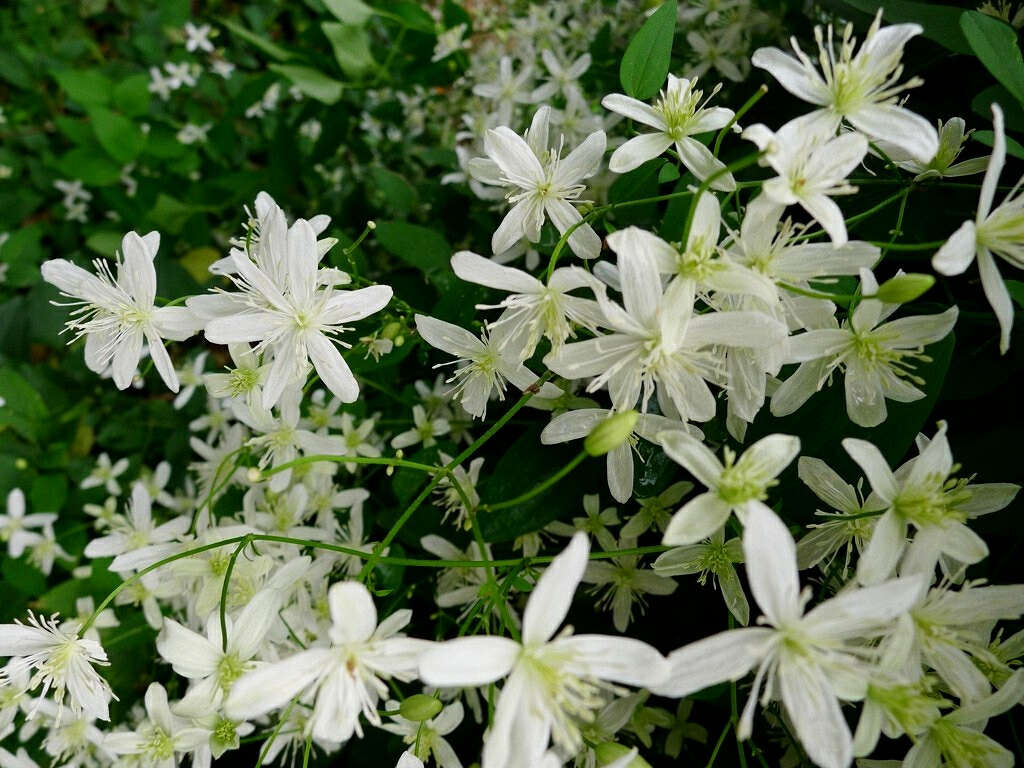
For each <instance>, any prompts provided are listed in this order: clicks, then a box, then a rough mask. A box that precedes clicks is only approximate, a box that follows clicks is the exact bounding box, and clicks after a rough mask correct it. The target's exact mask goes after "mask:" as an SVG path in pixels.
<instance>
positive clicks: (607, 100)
mask: <svg viewBox="0 0 1024 768" xmlns="http://www.w3.org/2000/svg"><path fill="white" fill-rule="evenodd" d="M601 106H602V107H604V108H605V109H607V110H610V111H612V112H615V113H617V114H620V115H623V116H625V117H628V118H629V119H630V120H636V121H637V122H638V123H642V124H644V125H649V126H650V127H651V128H657V129H658V130H659V131H663V130H665V128H666V127H667V126H666V125H665V120H664V118H662V116H661V114H660V113H659V112H657V111H656V110H655V109H654V108H653V107H651V106H649V105H647V104H644V103H643V102H642V101H637V100H636V99H634V98H631V97H629V96H626V95H624V94H621V93H610V94H608V95H607V96H605V97H604V98H603V99H601ZM613 170H614V169H613Z"/></svg>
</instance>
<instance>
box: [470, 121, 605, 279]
mask: <svg viewBox="0 0 1024 768" xmlns="http://www.w3.org/2000/svg"><path fill="white" fill-rule="evenodd" d="M550 114H551V108H550V107H541V108H540V109H538V110H537V112H536V114H535V115H534V117H533V122H532V124H531V125H530V130H529V131H527V133H526V136H525V139H524V138H523V137H520V136H519V135H517V134H516V133H515V132H514V131H512V130H511V129H510V128H507V127H505V126H499V127H497V128H492V129H490V130H489V131H487V133H486V134H485V136H484V151H485V152H486V153H487V157H488V158H489V159H490V163H487V162H483V163H480V162H476V163H474V162H472V161H471V163H470V170H471V171H472V172H473V173H474V175H475V176H476V178H477V179H478V180H480V181H483V182H484V183H486V184H491V185H494V186H504V187H507V188H508V195H507V197H508V200H509V202H510V203H512V208H511V210H509V212H508V213H507V214H505V218H504V219H503V220H502V222H501V224H500V225H499V226H498V229H497V230H495V232H494V235H493V237H492V238H491V248H492V249H493V251H494V253H496V254H498V253H502V252H503V251H505V250H507V249H509V248H511V247H512V246H513V245H515V244H516V243H517V242H518V241H519V239H520V238H523V237H525V238H526V239H527V240H529V241H530V242H537V241H538V240H540V230H541V227H542V226H543V225H544V222H545V221H546V220H547V219H551V223H552V224H554V225H555V228H556V229H557V230H558V231H559V232H560V233H561V234H563V235H564V234H565V233H566V231H568V229H569V228H570V227H572V226H574V225H575V224H577V223H578V222H580V221H581V220H582V218H583V217H582V216H581V215H580V212H579V211H577V210H576V208H575V207H574V206H573V204H574V203H581V202H583V201H581V200H580V199H579V198H580V195H582V194H583V192H584V191H585V190H586V185H585V184H582V183H581V182H582V181H583V180H584V179H586V178H588V177H589V176H593V175H594V174H595V173H597V171H598V169H599V168H600V166H601V158H602V156H603V155H604V149H605V144H606V141H607V139H606V137H605V134H604V131H595V132H594V133H592V134H590V135H589V136H587V138H586V139H584V140H583V142H582V143H581V144H580V145H579V146H578V147H576V148H575V149H574V150H573V151H572V152H570V153H569V155H567V156H566V157H565V158H562V157H561V151H562V150H561V146H559V148H558V149H549V148H548V121H549V118H550ZM569 247H570V248H571V249H572V251H573V253H575V254H576V255H577V256H579V257H580V258H583V259H593V258H596V257H597V256H598V254H599V253H600V251H601V238H599V237H598V236H597V233H596V232H594V230H593V229H592V228H591V227H590V225H589V224H582V225H580V226H579V227H577V228H576V229H575V231H574V232H573V233H572V234H571V235H569Z"/></svg>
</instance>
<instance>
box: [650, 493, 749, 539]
mask: <svg viewBox="0 0 1024 768" xmlns="http://www.w3.org/2000/svg"><path fill="white" fill-rule="evenodd" d="M731 511H732V507H730V506H729V505H728V504H727V503H726V502H724V501H722V499H720V498H719V497H718V494H717V493H715V492H709V493H702V494H701V495H700V496H697V497H696V498H694V499H691V500H690V501H688V502H686V504H684V505H683V506H682V507H680V508H679V511H677V512H676V513H675V514H674V515H673V516H672V519H671V520H670V521H669V524H668V526H666V528H665V536H664V538H663V539H662V543H663V544H666V545H668V546H677V545H680V544H694V543H696V542H698V541H701V540H702V539H706V538H708V537H709V536H711V535H712V534H713V533H715V532H716V531H718V530H719V529H721V527H722V526H723V525H725V523H726V521H727V520H728V519H729V513H730V512H731Z"/></svg>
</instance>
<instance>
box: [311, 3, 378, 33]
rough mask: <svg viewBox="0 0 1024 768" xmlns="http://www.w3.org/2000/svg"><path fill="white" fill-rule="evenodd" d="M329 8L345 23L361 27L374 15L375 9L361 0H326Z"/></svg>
mask: <svg viewBox="0 0 1024 768" xmlns="http://www.w3.org/2000/svg"><path fill="white" fill-rule="evenodd" d="M324 5H326V6H327V10H329V11H330V12H331V13H333V14H334V15H335V16H337V17H338V18H339V19H340V20H341V21H342V22H344V23H345V24H355V25H356V26H358V27H361V26H362V25H363V24H365V23H366V22H367V20H368V19H369V18H370V17H371V16H373V14H374V13H375V11H374V10H373V8H371V7H370V6H368V5H367V4H366V3H363V2H360V0H324Z"/></svg>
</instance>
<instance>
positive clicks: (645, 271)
mask: <svg viewBox="0 0 1024 768" xmlns="http://www.w3.org/2000/svg"><path fill="white" fill-rule="evenodd" d="M608 239H609V244H610V245H611V246H612V247H613V248H614V249H615V250H616V252H617V253H618V254H619V264H618V266H619V275H620V279H621V283H622V299H623V305H624V306H619V305H618V304H615V303H614V302H612V301H610V300H609V299H607V298H606V297H605V296H604V295H602V294H600V293H599V294H598V295H597V299H598V303H599V304H600V305H601V309H602V310H603V311H604V314H605V318H606V322H605V325H606V327H608V328H610V329H611V330H612V331H613V332H612V333H611V334H609V335H607V336H599V337H597V338H596V339H588V340H587V341H580V342H576V343H573V344H566V345H565V346H563V347H562V348H561V349H559V350H557V351H553V352H551V353H550V354H548V355H547V357H545V359H544V362H545V364H546V365H547V366H548V367H549V368H550V369H551V370H553V371H555V373H558V374H559V375H562V376H566V377H568V378H573V379H576V378H582V377H585V376H594V377H595V378H594V379H593V380H592V381H591V383H590V385H589V386H588V387H587V389H588V391H591V392H593V391H595V390H597V389H599V388H600V387H602V386H604V385H605V384H607V385H608V388H609V394H610V395H611V399H612V405H613V406H614V408H615V409H616V410H624V409H628V408H632V407H633V406H635V405H636V404H637V401H638V400H639V401H640V402H641V410H643V411H646V410H647V404H648V402H649V400H650V398H651V397H652V395H654V393H655V391H657V394H658V403H659V405H660V406H661V410H662V412H663V413H666V414H669V415H678V416H679V418H680V419H681V420H683V421H688V420H691V419H692V420H696V421H708V420H709V419H711V418H712V417H714V415H715V398H714V395H712V394H711V390H710V389H709V388H708V385H707V383H706V381H705V379H708V378H717V377H718V375H719V374H718V373H717V368H718V358H717V355H715V354H714V353H713V351H712V350H711V349H709V348H710V347H713V346H740V347H762V346H771V345H772V344H777V343H778V342H779V341H781V340H783V339H784V338H785V336H786V329H785V327H784V326H782V325H781V324H780V323H778V322H776V321H774V320H773V319H771V318H769V317H767V316H766V315H764V314H762V313H760V312H709V313H707V314H703V315H697V314H695V312H694V298H695V297H694V291H693V287H694V286H693V283H692V282H691V281H688V280H684V281H681V282H676V283H672V284H671V285H670V286H669V288H668V289H667V290H663V288H662V282H661V276H660V274H659V272H658V265H657V262H656V261H655V259H654V257H653V256H652V255H651V254H650V253H649V252H648V250H647V249H646V248H645V247H643V244H642V242H641V241H640V240H641V234H640V230H638V229H637V228H636V227H629V228H627V229H622V230H619V231H618V232H615V233H614V234H613V235H610V236H609V238H608Z"/></svg>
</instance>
